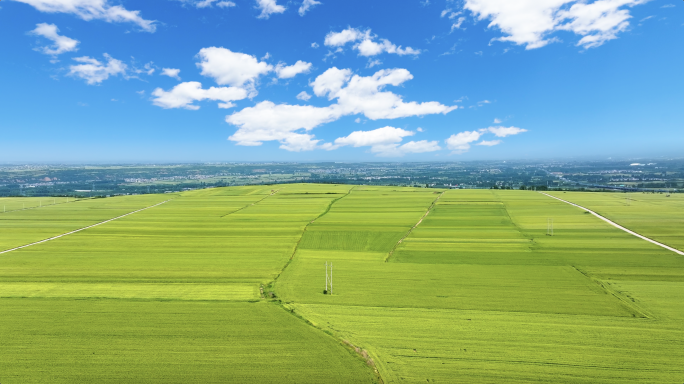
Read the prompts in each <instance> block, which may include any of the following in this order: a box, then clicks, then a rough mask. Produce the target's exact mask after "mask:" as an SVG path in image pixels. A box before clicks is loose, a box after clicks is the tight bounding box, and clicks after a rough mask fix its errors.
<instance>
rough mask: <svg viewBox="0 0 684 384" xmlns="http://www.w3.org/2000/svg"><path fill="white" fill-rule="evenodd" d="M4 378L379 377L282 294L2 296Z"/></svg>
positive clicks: (187, 380)
mask: <svg viewBox="0 0 684 384" xmlns="http://www.w3.org/2000/svg"><path fill="white" fill-rule="evenodd" d="M0 305H2V312H1V314H0V318H1V319H2V327H0V340H2V350H1V352H0V353H1V354H2V358H0V379H1V380H2V382H3V383H79V382H97V383H121V382H129V383H151V382H158V383H249V382H259V383H301V382H302V378H306V380H307V381H308V382H312V383H313V382H318V383H322V382H326V383H328V382H332V383H364V382H366V383H371V382H373V381H374V377H373V375H372V372H371V371H370V370H368V369H367V368H366V366H365V364H364V362H363V361H361V360H360V359H357V358H355V357H354V356H353V355H352V354H351V352H350V351H348V349H346V348H345V347H344V346H343V345H342V344H341V343H339V342H337V341H335V340H334V339H332V338H331V337H329V336H328V335H325V334H324V333H323V332H321V331H319V330H317V329H315V328H313V327H311V326H308V325H306V324H305V323H304V322H302V321H301V320H299V319H297V318H296V317H295V316H292V315H290V314H288V313H287V312H285V311H283V310H282V309H281V308H279V307H278V306H277V305H274V304H272V303H266V302H264V303H236V302H229V301H219V302H194V301H167V302H164V301H131V300H58V299H52V300H48V299H2V300H0Z"/></svg>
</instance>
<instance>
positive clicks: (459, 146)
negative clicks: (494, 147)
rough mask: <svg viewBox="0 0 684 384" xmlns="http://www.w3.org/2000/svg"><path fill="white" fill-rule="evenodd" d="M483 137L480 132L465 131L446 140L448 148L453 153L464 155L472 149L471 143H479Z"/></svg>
mask: <svg viewBox="0 0 684 384" xmlns="http://www.w3.org/2000/svg"><path fill="white" fill-rule="evenodd" d="M480 136H482V132H480V131H465V132H460V133H457V134H455V135H451V136H449V138H448V139H446V144H447V148H449V149H450V150H452V151H453V153H458V154H460V153H464V152H467V151H468V150H469V149H470V143H472V142H473V141H477V140H479V139H480Z"/></svg>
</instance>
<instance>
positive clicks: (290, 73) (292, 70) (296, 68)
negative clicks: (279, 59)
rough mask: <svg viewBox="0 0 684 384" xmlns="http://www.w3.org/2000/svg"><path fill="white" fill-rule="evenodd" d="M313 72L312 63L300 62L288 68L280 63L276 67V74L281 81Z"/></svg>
mask: <svg viewBox="0 0 684 384" xmlns="http://www.w3.org/2000/svg"><path fill="white" fill-rule="evenodd" d="M310 70H311V63H307V62H305V61H301V60H298V61H297V62H296V63H294V64H292V65H290V66H286V65H285V64H284V63H279V64H278V65H277V66H276V67H275V73H276V75H278V78H279V79H291V78H293V77H295V76H297V75H298V74H300V73H309V71H310Z"/></svg>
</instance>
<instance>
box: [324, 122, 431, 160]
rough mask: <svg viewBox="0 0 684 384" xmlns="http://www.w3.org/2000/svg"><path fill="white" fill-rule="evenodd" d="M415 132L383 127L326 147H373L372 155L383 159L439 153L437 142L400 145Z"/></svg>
mask: <svg viewBox="0 0 684 384" xmlns="http://www.w3.org/2000/svg"><path fill="white" fill-rule="evenodd" d="M413 135H415V132H412V131H407V130H404V129H401V128H394V127H389V126H388V127H383V128H378V129H374V130H372V131H354V132H352V133H350V134H349V136H345V137H340V138H337V139H335V142H334V144H329V145H324V146H323V148H325V149H327V150H334V149H337V148H340V147H344V146H347V145H350V146H352V147H357V148H358V147H371V149H370V151H371V153H375V154H377V155H378V156H382V157H400V156H404V155H405V154H407V153H423V152H433V151H438V150H440V149H442V148H440V146H439V143H438V142H437V141H427V140H421V141H409V142H408V143H406V144H403V145H399V143H400V142H401V141H402V140H403V139H404V137H407V136H413Z"/></svg>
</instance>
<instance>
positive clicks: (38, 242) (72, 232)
mask: <svg viewBox="0 0 684 384" xmlns="http://www.w3.org/2000/svg"><path fill="white" fill-rule="evenodd" d="M171 200H173V199H169V200H165V201H162V202H161V203H157V204H154V205H150V206H149V207H145V208H142V209H138V210H137V211H133V212H128V213H126V214H124V215H121V216H117V217H113V218H111V219H107V220H105V221H101V222H99V223H97V224H93V225H89V226H87V227H83V228H79V229H77V230H74V231H71V232H67V233H63V234H61V235H58V236H53V237H50V238H47V239H45V240H41V241H36V242H35V243H30V244H26V245H22V246H20V247H15V248H12V249H6V250H4V251H1V252H0V255H2V254H3V253H8V252H12V251H16V250H18V249H22V248H26V247H30V246H32V245H38V244H42V243H45V242H48V241H51V240H56V239H59V238H60V237H64V236H67V235H71V234H74V233H76V232H81V231H84V230H86V229H88V228H93V227H97V226H98V225H102V224H105V223H109V222H110V221H114V220H117V219H120V218H122V217H126V216H128V215H132V214H134V213H138V212H140V211H144V210H146V209H150V208H154V207H156V206H158V205H162V204H164V203H168V202H169V201H171Z"/></svg>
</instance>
